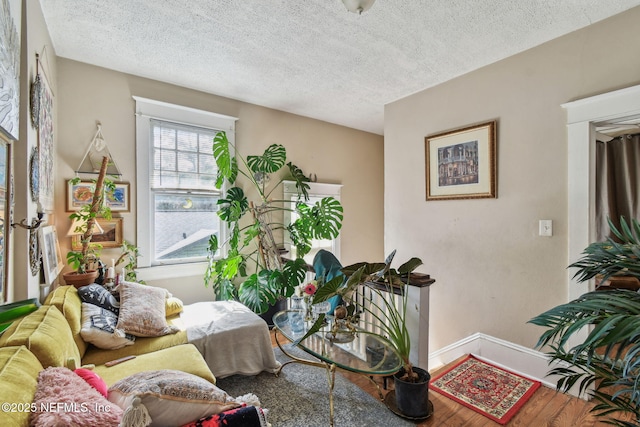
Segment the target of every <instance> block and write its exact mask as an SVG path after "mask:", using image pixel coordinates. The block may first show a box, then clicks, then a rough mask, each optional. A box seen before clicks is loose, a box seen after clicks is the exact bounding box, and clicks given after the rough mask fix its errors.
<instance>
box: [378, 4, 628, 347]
mask: <svg viewBox="0 0 640 427" xmlns="http://www.w3.org/2000/svg"><path fill="white" fill-rule="evenodd" d="M639 20H640V8H635V9H633V10H631V11H629V12H627V13H624V14H622V15H620V16H616V17H613V18H611V19H608V20H606V21H603V22H600V23H597V24H595V25H592V26H590V27H588V28H586V29H583V30H580V31H577V32H574V33H572V34H569V35H567V36H564V37H562V38H559V39H556V40H554V41H551V42H549V43H546V44H544V45H542V46H539V47H537V48H534V49H531V50H529V51H527V52H524V53H522V54H519V55H516V56H514V57H511V58H508V59H506V60H503V61H501V62H498V63H496V64H493V65H490V66H487V67H485V68H483V69H480V70H478V71H475V72H472V73H469V74H467V75H464V76H462V77H459V78H457V79H454V80H452V81H449V82H447V83H444V84H442V85H439V86H437V87H434V88H431V89H428V90H425V91H423V92H420V93H417V94H415V95H413V96H410V97H407V98H405V99H402V100H399V101H397V102H394V103H392V104H390V105H387V106H386V109H385V251H386V252H389V251H390V250H392V249H394V248H398V255H397V257H400V258H401V259H405V258H407V257H409V256H414V255H415V256H419V257H421V258H422V259H423V260H424V262H425V265H424V267H423V268H422V271H425V272H428V273H430V274H432V276H433V277H435V279H436V280H437V282H436V284H435V285H433V286H432V288H431V292H432V293H431V311H430V321H431V326H430V347H429V348H430V351H432V352H433V351H436V350H439V349H441V348H443V347H444V346H446V345H449V344H452V343H454V342H456V341H458V340H460V339H462V338H464V337H467V336H469V335H471V334H473V333H475V332H482V333H485V334H489V335H492V336H495V337H498V338H502V339H505V340H507V341H511V342H515V343H518V344H521V345H524V346H533V345H535V343H536V341H537V338H538V336H539V334H540V333H541V330H540V329H538V328H536V327H534V326H532V325H528V324H527V323H526V322H527V321H528V320H529V319H531V318H532V317H533V316H535V315H537V314H539V313H540V312H542V311H544V310H546V309H548V308H550V307H552V306H554V305H557V304H559V303H562V302H566V300H567V294H568V288H567V286H568V285H567V271H566V266H567V265H568V264H569V262H570V261H573V260H569V259H568V258H567V220H568V218H567V201H568V194H567V191H568V190H567V170H566V168H567V155H568V154H567V131H566V116H565V112H564V110H563V109H562V108H561V106H560V105H561V104H562V103H565V102H568V101H571V100H575V99H579V98H583V97H587V96H591V95H594V94H598V93H603V92H608V91H611V90H614V89H619V88H623V87H627V86H632V85H636V84H638V83H639V82H640V57H638V55H633V52H638V51H640V28H639V27H638V25H637V22H638V21H639ZM493 119H497V120H498V198H497V199H481V200H451V201H429V202H426V201H425V164H424V138H425V136H427V135H430V134H434V133H438V132H441V131H445V130H449V129H454V128H457V127H462V126H466V125H469V124H473V123H478V122H483V121H488V120H493ZM540 219H551V220H553V226H554V235H553V237H539V236H538V220H540Z"/></svg>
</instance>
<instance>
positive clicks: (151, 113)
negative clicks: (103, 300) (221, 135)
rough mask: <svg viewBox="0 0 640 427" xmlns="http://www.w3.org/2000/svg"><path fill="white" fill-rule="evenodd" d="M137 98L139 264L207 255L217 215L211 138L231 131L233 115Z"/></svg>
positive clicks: (202, 258)
mask: <svg viewBox="0 0 640 427" xmlns="http://www.w3.org/2000/svg"><path fill="white" fill-rule="evenodd" d="M134 98H135V100H136V113H137V119H136V133H137V137H136V139H137V141H136V153H137V160H136V163H137V202H138V210H137V214H138V215H137V219H138V234H137V237H138V244H137V245H138V247H139V248H140V253H142V254H143V256H142V257H141V258H140V259H139V262H138V263H139V266H140V267H150V266H160V265H168V264H185V263H194V262H202V261H205V260H206V256H207V247H208V242H209V237H210V236H211V235H212V234H218V236H219V238H220V239H221V240H222V239H223V238H224V233H225V230H224V229H223V225H222V223H221V221H220V219H219V218H218V216H217V214H216V211H217V209H218V208H217V201H218V198H219V197H220V196H221V192H220V191H219V190H217V189H216V188H215V185H214V183H215V179H216V173H217V170H216V165H215V160H214V158H213V151H212V147H213V138H214V137H215V135H216V133H217V132H218V131H220V130H224V131H226V133H227V137H229V138H230V139H231V138H232V137H233V134H234V128H235V120H236V119H235V118H232V117H227V116H222V115H218V114H214V113H210V112H206V111H201V110H195V109H191V108H187V107H181V106H177V105H172V104H166V103H161V102H157V101H152V100H148V99H144V98H138V97H134Z"/></svg>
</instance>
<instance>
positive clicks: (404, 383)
mask: <svg viewBox="0 0 640 427" xmlns="http://www.w3.org/2000/svg"><path fill="white" fill-rule="evenodd" d="M395 253H396V251H395V250H394V251H393V252H392V253H391V254H390V255H389V256H388V257H387V259H386V260H385V262H384V263H367V262H361V263H357V264H353V265H350V266H347V267H344V268H343V269H342V272H343V273H344V274H345V275H346V276H347V277H348V280H347V281H346V284H343V283H342V281H340V280H332V281H329V282H327V283H326V284H324V285H323V286H321V287H319V288H318V290H317V291H316V294H315V297H314V302H315V301H318V302H320V301H324V300H326V299H328V298H331V297H332V296H335V295H340V296H341V297H342V299H343V301H344V302H345V304H346V310H347V311H348V313H350V314H351V313H353V315H352V318H356V319H357V317H358V316H357V314H358V312H360V313H362V312H366V313H367V314H368V315H369V316H371V317H373V318H374V319H375V320H376V322H375V325H374V326H373V327H367V326H368V325H366V322H364V321H363V320H362V319H360V320H358V323H359V326H360V327H362V328H363V329H365V330H376V328H379V330H380V332H379V333H377V334H376V335H379V336H380V337H382V338H383V339H385V340H386V341H387V342H388V343H389V345H390V346H391V347H393V348H394V349H395V351H396V352H397V353H398V355H399V356H400V357H401V358H402V360H403V367H402V369H401V370H400V371H399V372H398V373H396V374H395V375H394V384H395V391H394V394H395V401H394V402H392V404H395V405H396V408H394V409H397V411H398V412H399V414H400V415H402V416H405V417H407V418H411V419H422V418H426V417H428V416H429V415H430V414H431V411H432V408H431V404H430V402H429V381H430V379H431V376H430V375H429V372H427V371H426V370H425V369H422V368H419V367H416V366H413V364H412V363H411V361H410V360H409V356H410V354H411V339H410V335H409V330H408V329H407V324H406V317H407V306H408V292H407V288H406V287H407V286H409V284H410V282H411V279H412V275H414V276H415V273H413V271H414V270H415V269H416V268H418V267H419V266H420V265H422V260H420V259H419V258H411V259H410V260H409V261H407V262H405V263H404V264H402V265H401V266H400V267H398V269H397V270H396V269H394V268H391V262H392V261H393V258H394V256H395ZM421 276H423V277H424V278H426V279H428V280H430V281H431V280H432V279H430V278H429V277H428V276H427V275H421ZM361 285H364V292H362V293H359V294H358V296H357V297H356V292H355V290H356V287H358V286H361ZM395 296H399V301H398V302H396V301H395ZM323 322H324V315H322V316H320V318H319V319H318V321H317V322H316V323H315V324H314V325H313V326H312V328H311V329H310V331H309V332H308V333H307V334H306V335H305V336H303V337H302V338H300V341H301V340H303V339H305V338H306V337H307V336H309V335H311V334H313V333H315V332H317V331H318V330H320V328H321V326H322V323H323ZM363 323H365V324H363ZM370 351H371V353H372V354H371V357H375V352H376V349H373V348H372V349H370Z"/></svg>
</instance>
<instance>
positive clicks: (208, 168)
mask: <svg viewBox="0 0 640 427" xmlns="http://www.w3.org/2000/svg"><path fill="white" fill-rule="evenodd" d="M198 161H199V165H198V167H199V172H200V173H208V174H211V175H215V173H216V162H215V160H214V159H213V156H205V155H199V156H198Z"/></svg>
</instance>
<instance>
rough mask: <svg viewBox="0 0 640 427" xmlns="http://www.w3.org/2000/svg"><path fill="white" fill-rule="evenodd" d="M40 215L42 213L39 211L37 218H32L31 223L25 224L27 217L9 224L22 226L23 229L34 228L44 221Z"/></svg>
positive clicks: (14, 226)
mask: <svg viewBox="0 0 640 427" xmlns="http://www.w3.org/2000/svg"><path fill="white" fill-rule="evenodd" d="M42 215H43V214H41V213H39V214H38V218H32V219H31V225H27V224H25V222H26V221H27V219H26V218H25V219H23V220H22V221H20V222H19V223H18V222H14V223H13V224H11V227H13V228H16V227H21V228H24V229H25V230H36V229H37V228H38V227H40V225H41V224H42V223H43V222H44V220H43V219H42Z"/></svg>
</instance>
